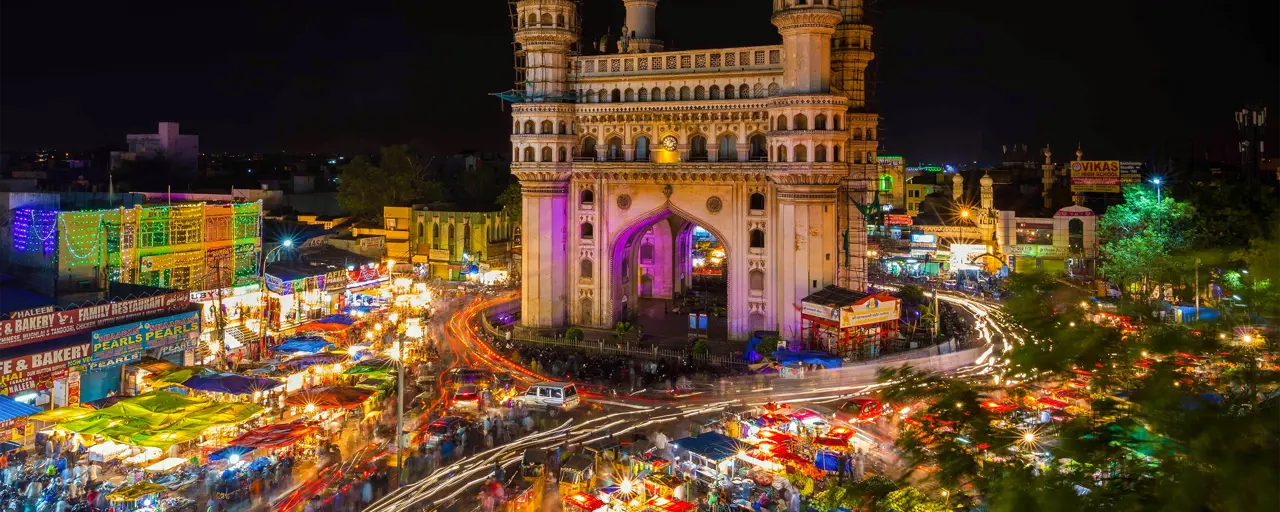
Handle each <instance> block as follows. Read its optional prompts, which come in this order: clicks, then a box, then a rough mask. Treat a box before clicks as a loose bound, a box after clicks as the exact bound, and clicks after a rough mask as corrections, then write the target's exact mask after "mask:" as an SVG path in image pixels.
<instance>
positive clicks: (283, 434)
mask: <svg viewBox="0 0 1280 512" xmlns="http://www.w3.org/2000/svg"><path fill="white" fill-rule="evenodd" d="M318 430H320V429H319V428H317V427H315V426H313V425H308V424H306V423H305V422H302V421H295V422H292V423H277V424H274V425H267V426H265V427H261V428H258V429H254V430H252V431H249V432H245V433H244V434H241V435H240V437H237V438H235V439H233V440H231V442H229V443H227V444H228V445H229V446H234V447H238V448H251V449H252V448H284V447H286V446H289V445H292V444H293V443H296V442H298V441H299V440H301V439H303V438H305V437H307V435H309V434H312V433H314V432H316V431H318Z"/></svg>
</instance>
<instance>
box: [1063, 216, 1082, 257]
mask: <svg viewBox="0 0 1280 512" xmlns="http://www.w3.org/2000/svg"><path fill="white" fill-rule="evenodd" d="M1067 247H1069V248H1070V249H1071V252H1080V251H1083V250H1084V221H1082V220H1080V219H1071V221H1069V222H1067Z"/></svg>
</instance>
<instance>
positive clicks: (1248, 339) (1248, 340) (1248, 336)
mask: <svg viewBox="0 0 1280 512" xmlns="http://www.w3.org/2000/svg"><path fill="white" fill-rule="evenodd" d="M1240 339H1242V340H1244V342H1245V343H1253V335H1252V334H1246V335H1244V337H1242V338H1240Z"/></svg>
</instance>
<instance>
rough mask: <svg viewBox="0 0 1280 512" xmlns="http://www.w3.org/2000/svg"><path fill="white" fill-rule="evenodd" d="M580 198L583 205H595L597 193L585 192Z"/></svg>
mask: <svg viewBox="0 0 1280 512" xmlns="http://www.w3.org/2000/svg"><path fill="white" fill-rule="evenodd" d="M580 197H581V199H582V200H581V201H580V202H581V203H582V204H595V202H596V193H595V192H592V191H590V190H583V191H582V194H581V196H580Z"/></svg>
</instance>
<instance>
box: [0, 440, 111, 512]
mask: <svg viewBox="0 0 1280 512" xmlns="http://www.w3.org/2000/svg"><path fill="white" fill-rule="evenodd" d="M43 437H44V436H42V438H43ZM36 446H37V449H36V450H32V451H30V452H29V451H28V450H26V449H22V448H18V449H16V450H13V451H10V452H8V453H5V454H3V455H0V507H2V510H4V511H6V512H45V511H49V512H90V511H94V510H106V509H107V501H106V496H105V493H103V492H100V490H99V488H100V487H101V486H102V480H101V472H102V466H101V465H100V464H97V463H92V462H90V461H89V460H88V458H87V457H85V448H84V446H83V445H79V444H74V443H64V441H62V440H61V439H56V438H53V437H48V438H43V439H41V442H38V443H36Z"/></svg>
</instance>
